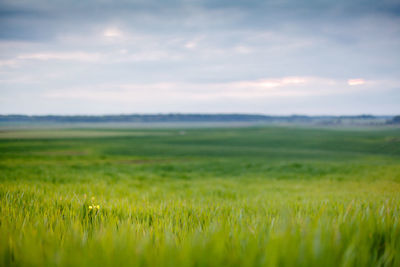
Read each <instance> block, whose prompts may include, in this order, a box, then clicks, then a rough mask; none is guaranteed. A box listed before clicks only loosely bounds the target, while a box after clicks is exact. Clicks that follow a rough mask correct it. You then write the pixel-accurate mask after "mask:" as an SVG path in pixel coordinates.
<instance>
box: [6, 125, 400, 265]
mask: <svg viewBox="0 0 400 267" xmlns="http://www.w3.org/2000/svg"><path fill="white" fill-rule="evenodd" d="M0 265H2V266H96V265H97V266H335V267H336V266H400V129H399V128H384V127H382V128H369V129H367V128H359V129H345V128H342V129H334V128H320V129H319V128H301V127H247V128H210V129H206V128H197V129H194V128H192V129H185V130H182V129H170V128H163V129H122V128H121V129H118V128H113V129H111V128H110V129H107V128H103V129H93V128H92V129H91V128H86V129H58V130H57V129H53V130H51V129H50V130H44V129H39V130H33V129H31V130H14V131H11V130H2V131H0Z"/></svg>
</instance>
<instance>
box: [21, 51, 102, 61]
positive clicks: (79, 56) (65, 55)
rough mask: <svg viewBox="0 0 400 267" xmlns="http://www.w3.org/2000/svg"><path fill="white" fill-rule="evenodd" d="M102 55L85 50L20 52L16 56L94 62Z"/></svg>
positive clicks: (27, 58) (24, 58)
mask: <svg viewBox="0 0 400 267" xmlns="http://www.w3.org/2000/svg"><path fill="white" fill-rule="evenodd" d="M101 57H102V55H101V54H100V53H87V52H43V53H32V54H22V55H19V56H17V57H16V59H19V60H75V61H88V62H94V61H98V60H100V59H101Z"/></svg>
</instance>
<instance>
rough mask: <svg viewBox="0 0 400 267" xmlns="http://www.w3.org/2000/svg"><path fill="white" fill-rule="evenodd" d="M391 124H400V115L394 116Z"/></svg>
mask: <svg viewBox="0 0 400 267" xmlns="http://www.w3.org/2000/svg"><path fill="white" fill-rule="evenodd" d="M389 124H400V115H397V116H394V117H393V118H392V120H390V121H389Z"/></svg>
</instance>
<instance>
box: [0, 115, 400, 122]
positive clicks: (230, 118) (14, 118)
mask: <svg viewBox="0 0 400 267" xmlns="http://www.w3.org/2000/svg"><path fill="white" fill-rule="evenodd" d="M399 117H400V116H396V117H394V118H393V117H389V116H386V117H385V116H380V117H376V116H372V115H359V116H304V115H291V116H268V115H252V114H179V113H176V114H144V115H143V114H130V115H102V116H83V115H77V116H56V115H44V116H28V115H0V122H10V123H106V122H141V123H143V122H144V123H146V122H288V123H296V122H299V123H312V122H318V121H319V122H327V123H328V124H329V123H330V122H338V121H341V120H374V119H379V118H380V119H382V118H385V119H387V120H388V121H390V120H391V119H392V120H393V122H394V123H395V122H398V121H399V120H400V118H399Z"/></svg>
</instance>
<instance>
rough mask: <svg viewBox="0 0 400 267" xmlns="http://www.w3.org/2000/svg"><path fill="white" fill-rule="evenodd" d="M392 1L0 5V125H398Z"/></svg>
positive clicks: (399, 17)
mask: <svg viewBox="0 0 400 267" xmlns="http://www.w3.org/2000/svg"><path fill="white" fill-rule="evenodd" d="M399 103H400V1H397V0H386V1H343V0H339V1H327V0H325V1H298V0H280V1H278V0H273V1H271V0H270V1H256V0H253V1H232V0H231V1H211V0H209V1H201V0H181V1H178V0H169V1H154V0H152V1H145V0H140V1H128V0H126V1H121V0H119V1H111V0H109V1H106V0H104V1H97V0H96V1H95V0H89V1H85V0H81V1H57V0H56V1H54V0H52V1H50V0H48V1H44V0H36V1H27V0H1V1H0V113H1V114H11V113H12V114H15V113H20V114H109V113H169V112H182V113H186V112H187V113H217V112H218V113H220V112H222V113H231V112H236V113H262V114H282V115H285V114H310V115H315V114H388V115H390V114H398V113H400V104H399Z"/></svg>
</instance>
